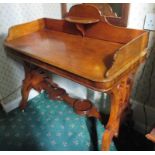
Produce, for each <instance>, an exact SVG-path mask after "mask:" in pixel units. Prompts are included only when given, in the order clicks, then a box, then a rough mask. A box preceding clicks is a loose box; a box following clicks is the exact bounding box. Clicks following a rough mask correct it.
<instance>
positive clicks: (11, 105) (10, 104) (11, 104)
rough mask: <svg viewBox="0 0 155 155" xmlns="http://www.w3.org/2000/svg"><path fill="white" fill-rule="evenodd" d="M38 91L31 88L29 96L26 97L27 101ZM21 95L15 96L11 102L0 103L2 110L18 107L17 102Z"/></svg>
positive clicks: (6, 110) (8, 110)
mask: <svg viewBox="0 0 155 155" xmlns="http://www.w3.org/2000/svg"><path fill="white" fill-rule="evenodd" d="M38 94H39V93H38V92H37V91H35V90H34V89H32V90H31V91H30V95H29V98H28V101H29V100H30V99H32V98H34V97H35V96H37V95H38ZM21 99H22V98H21V96H20V97H18V98H16V99H15V100H12V101H11V102H8V103H1V104H2V107H3V109H4V111H5V112H6V113H8V112H10V111H12V110H14V109H16V108H18V107H19V104H20V101H21Z"/></svg>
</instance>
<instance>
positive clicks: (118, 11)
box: [61, 3, 130, 27]
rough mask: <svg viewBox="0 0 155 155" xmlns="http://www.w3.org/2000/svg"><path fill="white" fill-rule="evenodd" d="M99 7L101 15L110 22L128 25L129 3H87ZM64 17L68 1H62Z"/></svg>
mask: <svg viewBox="0 0 155 155" xmlns="http://www.w3.org/2000/svg"><path fill="white" fill-rule="evenodd" d="M85 4H89V5H93V6H95V7H97V8H98V9H99V11H100V12H101V16H102V17H103V18H105V17H106V19H107V20H108V22H109V23H111V24H113V25H116V26H123V27H126V26H127V22H128V16H129V8H130V4H129V3H85ZM61 10H62V11H61V12H62V18H64V17H65V15H66V14H67V3H61Z"/></svg>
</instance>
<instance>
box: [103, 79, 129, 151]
mask: <svg viewBox="0 0 155 155" xmlns="http://www.w3.org/2000/svg"><path fill="white" fill-rule="evenodd" d="M129 88H130V83H129V80H128V77H126V78H125V79H123V80H122V81H121V82H120V83H119V84H118V85H117V86H115V87H113V88H112V89H111V91H110V92H109V93H110V96H111V111H110V117H109V120H108V123H107V125H106V129H105V132H104V134H103V138H102V150H103V151H108V150H109V149H110V144H111V141H112V139H113V137H114V136H115V137H117V136H118V132H119V126H120V121H121V118H122V117H121V116H122V114H123V112H124V110H125V108H127V106H128V98H129V93H130V91H129V90H130V89H129Z"/></svg>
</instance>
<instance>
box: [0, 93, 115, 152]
mask: <svg viewBox="0 0 155 155" xmlns="http://www.w3.org/2000/svg"><path fill="white" fill-rule="evenodd" d="M93 122H95V121H94V120H93ZM95 123H96V125H95V126H96V129H95V131H94V129H93V130H92V128H94V126H93V124H92V120H90V119H87V118H86V117H82V116H79V115H77V114H75V113H74V112H73V110H72V108H71V107H69V106H68V105H67V104H65V103H64V102H62V101H52V100H49V99H48V97H47V95H46V94H45V93H42V94H40V95H38V96H37V97H35V98H34V99H32V100H30V101H29V103H28V106H27V108H26V109H25V111H24V112H21V111H20V110H19V109H16V110H14V111H12V112H10V113H8V114H6V113H5V112H4V111H2V109H1V110H0V150H8V151H11V150H12V151H15V150H22V151H26V150H31V151H39V150H40V151H41V150H44V151H48V150H51V151H65V150H66V151H76V150H77V151H88V150H100V147H101V139H102V134H103V132H104V127H103V125H102V124H101V123H100V122H99V121H96V122H95ZM94 133H96V140H97V141H96V142H97V143H96V142H95V143H94V139H95V137H94ZM95 145H96V146H95ZM110 150H113V151H114V150H116V148H115V145H114V143H112V144H111V147H110Z"/></svg>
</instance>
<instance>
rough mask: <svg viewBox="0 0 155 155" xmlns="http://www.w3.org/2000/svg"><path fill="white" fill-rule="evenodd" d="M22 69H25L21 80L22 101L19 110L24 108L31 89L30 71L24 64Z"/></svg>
mask: <svg viewBox="0 0 155 155" xmlns="http://www.w3.org/2000/svg"><path fill="white" fill-rule="evenodd" d="M24 69H25V79H24V80H23V85H22V90H21V95H22V100H21V102H20V105H19V107H20V109H21V110H23V109H24V108H25V107H26V105H27V100H28V96H29V92H30V90H31V88H32V85H31V77H32V74H31V69H30V68H29V66H28V65H26V64H25V65H24Z"/></svg>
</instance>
